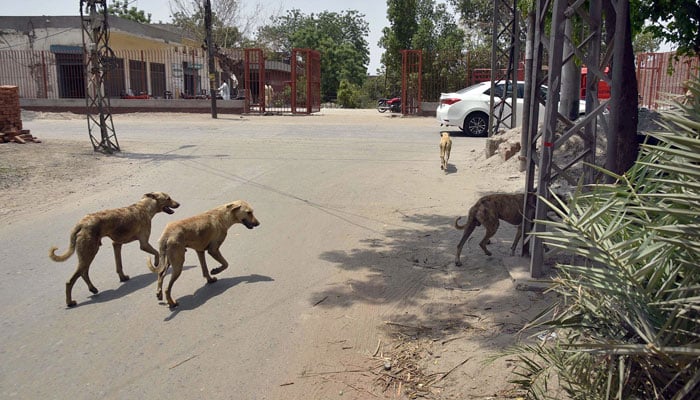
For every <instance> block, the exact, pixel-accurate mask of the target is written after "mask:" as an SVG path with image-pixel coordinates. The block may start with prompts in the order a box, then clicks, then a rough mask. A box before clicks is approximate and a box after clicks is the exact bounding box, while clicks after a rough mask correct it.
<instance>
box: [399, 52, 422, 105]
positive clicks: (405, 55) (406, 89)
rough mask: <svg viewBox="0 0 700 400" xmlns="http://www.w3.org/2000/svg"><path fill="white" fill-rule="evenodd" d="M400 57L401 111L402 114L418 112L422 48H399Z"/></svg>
mask: <svg viewBox="0 0 700 400" xmlns="http://www.w3.org/2000/svg"><path fill="white" fill-rule="evenodd" d="M401 57H402V65H401V113H402V114H403V115H415V114H420V112H421V89H422V88H421V85H422V83H423V52H422V50H401Z"/></svg>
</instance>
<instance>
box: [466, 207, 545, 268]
mask: <svg viewBox="0 0 700 400" xmlns="http://www.w3.org/2000/svg"><path fill="white" fill-rule="evenodd" d="M529 196H534V194H530V195H529ZM524 201H525V197H524V196H523V194H522V193H516V194H505V193H497V194H491V195H486V196H484V197H482V198H480V199H479V200H478V201H477V202H476V204H474V205H473V206H472V208H470V209H469V216H468V218H467V223H466V224H464V225H459V220H460V219H461V218H462V217H459V218H457V220H456V221H455V228H457V229H461V230H464V235H462V239H461V240H460V241H459V244H458V245H457V255H456V257H455V265H456V266H460V265H462V262H461V261H460V260H459V256H460V254H461V253H462V247H464V243H466V241H467V239H469V236H470V235H471V234H472V232H474V228H476V227H477V226H479V225H484V228H486V234H485V235H484V238H483V239H481V242H480V243H479V246H481V248H482V249H483V250H484V253H486V255H487V256H490V255H491V252H490V251H489V250H488V249H487V248H486V245H487V244H488V243H489V239H491V237H492V236H493V235H495V234H496V231H497V230H498V225H499V220H503V221H506V222H508V223H511V224H513V225H517V226H518V229H517V231H516V233H515V239H514V240H513V245H512V246H511V248H510V255H514V254H515V248H516V247H517V246H518V242H519V241H520V237H521V235H522V230H521V224H522V222H523V203H524Z"/></svg>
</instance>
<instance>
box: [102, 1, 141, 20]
mask: <svg viewBox="0 0 700 400" xmlns="http://www.w3.org/2000/svg"><path fill="white" fill-rule="evenodd" d="M107 12H108V13H109V14H110V15H116V16H117V17H120V18H124V19H130V20H132V21H136V22H139V23H142V24H150V23H151V13H148V14H146V13H145V12H144V11H143V10H139V9H137V8H136V7H129V1H128V0H123V1H121V0H114V3H112V5H110V6H108V7H107Z"/></svg>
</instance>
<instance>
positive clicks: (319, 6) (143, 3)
mask: <svg viewBox="0 0 700 400" xmlns="http://www.w3.org/2000/svg"><path fill="white" fill-rule="evenodd" d="M107 1H108V2H107V4H111V3H112V0H107ZM213 1H216V0H213ZM169 3H170V2H169V0H131V1H130V5H131V6H135V7H136V8H138V9H139V10H143V11H144V12H145V13H146V14H148V13H150V14H151V21H153V22H168V21H169V20H170V6H169ZM242 3H245V4H248V3H253V2H252V1H242ZM293 8H296V9H299V10H301V11H302V12H303V13H304V14H307V15H309V14H311V13H316V14H318V13H320V12H323V11H332V12H340V11H344V10H350V9H351V10H357V11H359V12H360V13H361V14H364V15H365V20H366V21H367V23H368V24H369V30H370V32H369V35H368V36H367V37H366V40H367V43H368V44H369V50H370V62H369V67H368V68H367V71H368V72H370V73H372V74H374V73H375V72H376V70H377V69H378V68H379V66H380V65H381V63H380V57H381V55H382V49H381V48H379V46H378V45H377V42H379V39H380V38H381V36H382V29H383V28H384V27H385V26H388V25H389V22H388V21H387V19H386V1H385V0H353V1H348V0H293V1H291V0H267V1H265V2H264V5H263V9H264V10H263V11H264V12H265V13H269V14H270V15H272V14H273V13H277V14H281V15H284V14H286V13H285V11H286V10H290V9H293ZM79 13H80V0H15V1H10V0H3V5H2V9H1V10H0V14H2V15H5V16H11V15H25V16H33V15H54V16H58V15H79ZM267 21H268V18H265V19H264V20H263V21H262V22H263V23H265V22H267Z"/></svg>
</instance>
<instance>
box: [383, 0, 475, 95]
mask: <svg viewBox="0 0 700 400" xmlns="http://www.w3.org/2000/svg"><path fill="white" fill-rule="evenodd" d="M387 18H388V19H389V24H390V26H389V27H386V28H384V31H383V36H382V38H381V39H380V41H379V45H380V46H382V47H383V48H384V49H385V52H384V54H383V55H382V63H383V64H384V65H385V66H386V71H385V73H386V81H387V87H386V88H385V92H386V94H389V93H396V92H398V90H399V88H400V87H401V85H400V82H401V71H402V68H401V63H402V54H401V50H421V51H422V57H423V67H422V68H423V69H422V72H423V81H424V82H440V84H439V85H431V86H424V91H423V98H424V99H428V100H431V101H435V100H437V97H438V96H439V95H440V91H441V89H445V88H446V87H449V88H450V89H451V90H453V89H454V88H455V87H459V86H461V85H462V84H464V76H465V75H466V70H465V65H464V63H463V62H462V59H463V57H462V53H463V50H464V31H463V30H462V29H460V28H459V27H458V26H457V23H456V21H455V19H454V17H453V14H452V12H450V10H449V9H448V8H447V5H446V4H444V3H436V2H435V1H434V0H409V1H400V0H387ZM455 77H456V79H457V80H458V81H459V82H451V81H450V80H451V79H452V78H455ZM452 80H454V79H452Z"/></svg>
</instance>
